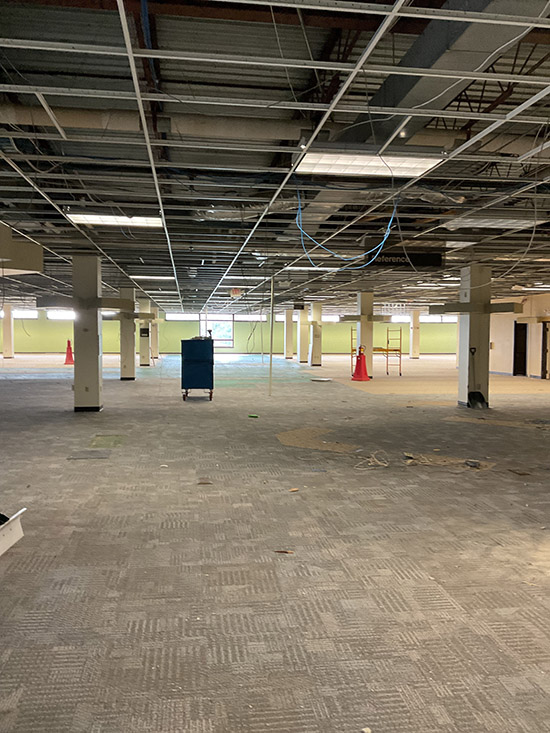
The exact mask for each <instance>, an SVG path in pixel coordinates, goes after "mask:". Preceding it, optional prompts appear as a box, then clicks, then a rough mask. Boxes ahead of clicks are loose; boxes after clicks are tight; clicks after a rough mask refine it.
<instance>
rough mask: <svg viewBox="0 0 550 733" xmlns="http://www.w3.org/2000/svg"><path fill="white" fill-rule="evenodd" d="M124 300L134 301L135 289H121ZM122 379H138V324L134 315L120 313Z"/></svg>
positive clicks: (120, 292)
mask: <svg viewBox="0 0 550 733" xmlns="http://www.w3.org/2000/svg"><path fill="white" fill-rule="evenodd" d="M119 295H120V298H121V299H124V300H134V298H135V291H134V288H120V290H119ZM120 378H121V380H123V381H132V380H134V379H135V378H136V322H135V320H134V314H133V313H124V311H121V313H120Z"/></svg>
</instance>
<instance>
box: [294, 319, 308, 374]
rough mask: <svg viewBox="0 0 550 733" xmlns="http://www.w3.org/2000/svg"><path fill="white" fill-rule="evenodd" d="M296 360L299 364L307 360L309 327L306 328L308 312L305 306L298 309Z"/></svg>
mask: <svg viewBox="0 0 550 733" xmlns="http://www.w3.org/2000/svg"><path fill="white" fill-rule="evenodd" d="M297 329H298V333H297V335H298V343H297V347H298V354H297V357H298V361H299V362H300V363H301V364H305V363H306V362H307V357H308V353H307V352H308V346H309V333H308V331H309V329H308V312H307V310H306V309H305V308H303V310H299V311H298V326H297Z"/></svg>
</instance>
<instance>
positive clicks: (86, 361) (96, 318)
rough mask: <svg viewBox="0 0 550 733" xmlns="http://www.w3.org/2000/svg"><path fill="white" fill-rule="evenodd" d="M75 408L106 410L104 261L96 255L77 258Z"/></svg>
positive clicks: (74, 285) (92, 410)
mask: <svg viewBox="0 0 550 733" xmlns="http://www.w3.org/2000/svg"><path fill="white" fill-rule="evenodd" d="M73 296H74V303H75V306H74V309H75V313H76V317H75V321H74V327H73V328H74V409H75V412H99V410H102V409H103V374H102V363H101V359H102V344H101V309H100V307H99V305H100V302H101V301H100V299H101V261H100V259H99V257H95V256H94V255H73Z"/></svg>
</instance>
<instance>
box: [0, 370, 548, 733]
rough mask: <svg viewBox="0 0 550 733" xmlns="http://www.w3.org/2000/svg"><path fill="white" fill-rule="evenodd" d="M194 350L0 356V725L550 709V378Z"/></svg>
mask: <svg viewBox="0 0 550 733" xmlns="http://www.w3.org/2000/svg"><path fill="white" fill-rule="evenodd" d="M177 368H178V365H177V358H176V357H168V358H166V359H165V360H164V361H163V362H161V364H160V365H159V366H157V367H156V368H155V369H154V370H150V371H149V372H148V373H147V375H146V378H145V377H144V374H143V371H142V372H141V373H140V375H139V376H140V378H138V380H137V381H136V382H135V383H121V382H118V381H117V380H116V379H109V380H107V381H106V383H105V389H104V391H105V410H104V411H103V412H102V413H99V414H89V413H85V414H82V413H79V414H74V413H73V412H72V393H71V391H70V385H69V382H68V380H67V378H63V377H62V372H61V370H59V372H57V371H56V370H55V369H54V370H51V371H50V372H49V373H48V375H47V376H46V377H45V378H37V376H36V375H31V378H26V377H25V375H24V374H17V373H16V372H12V373H11V374H6V373H4V375H3V376H4V377H5V378H4V379H2V380H1V381H0V453H1V456H2V462H1V466H2V470H1V473H0V486H1V499H0V511H3V512H4V513H7V514H11V513H13V512H15V511H16V510H17V509H19V508H20V507H21V506H26V507H28V511H27V514H26V516H25V517H24V520H23V523H24V528H25V537H24V538H23V539H22V540H21V541H20V542H19V543H18V544H17V545H15V546H14V547H13V548H11V549H10V550H9V551H8V552H7V553H6V554H5V555H3V556H2V557H0V584H1V591H0V638H1V646H0V731H2V732H3V733H45V732H48V733H50V732H51V733H69V732H71V733H73V732H75V733H76V732H78V733H80V732H82V733H84V732H86V733H120V732H124V733H126V732H131V733H267V732H269V733H359V732H360V731H362V730H363V729H370V730H371V731H372V733H465V732H466V731H468V733H485V732H488V731H491V732H494V733H496V732H497V731H498V732H499V733H502V732H503V731H510V733H544V732H546V731H550V593H549V590H550V577H549V571H550V513H549V510H550V492H549V480H550V451H549V438H550V412H549V410H548V405H547V404H546V403H545V401H544V400H541V399H540V398H539V397H530V396H528V395H527V396H526V395H521V396H520V395H518V396H514V395H507V396H504V397H500V399H499V401H498V404H499V407H498V409H495V410H491V411H489V413H478V412H472V411H467V410H465V409H461V408H457V407H450V406H448V405H447V406H445V405H438V404H437V400H433V403H432V404H425V403H421V402H418V401H417V403H416V404H415V399H414V398H411V399H408V398H406V397H403V396H384V395H369V394H368V393H365V392H359V391H356V390H353V389H351V388H349V387H348V386H345V385H340V384H336V383H334V382H328V383H314V382H311V381H310V375H309V374H308V373H307V371H305V370H303V369H300V368H298V367H297V366H295V365H293V364H289V363H285V362H284V361H283V360H277V361H276V368H275V394H274V396H273V397H272V398H269V397H268V396H267V394H266V383H265V373H266V367H265V366H264V367H262V365H261V364H260V363H259V361H258V359H253V358H249V359H244V360H241V361H239V362H235V363H234V364H231V363H230V364H224V365H223V366H220V368H219V370H218V381H217V385H216V390H215V395H214V401H213V402H211V403H210V402H208V401H207V400H206V399H204V398H203V397H202V395H200V394H199V395H196V396H195V398H194V399H190V400H189V401H187V402H186V403H183V402H182V400H181V396H180V391H179V385H178V381H177ZM65 374H66V372H65ZM410 405H412V407H411V406H410ZM251 414H254V415H257V416H258V417H257V418H251V417H249V415H251ZM464 418H466V420H464ZM466 460H469V461H473V462H474V463H473V464H472V465H466V464H465V461H466ZM476 462H479V464H478V463H476ZM478 465H479V467H478ZM291 489H298V491H291Z"/></svg>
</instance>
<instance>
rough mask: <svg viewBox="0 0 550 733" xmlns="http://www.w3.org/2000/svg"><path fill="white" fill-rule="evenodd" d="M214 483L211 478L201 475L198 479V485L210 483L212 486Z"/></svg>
mask: <svg viewBox="0 0 550 733" xmlns="http://www.w3.org/2000/svg"><path fill="white" fill-rule="evenodd" d="M212 483H213V482H212V481H210V479H209V478H200V477H199V480H198V481H197V486H209V485H210V486H211V485H212Z"/></svg>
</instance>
